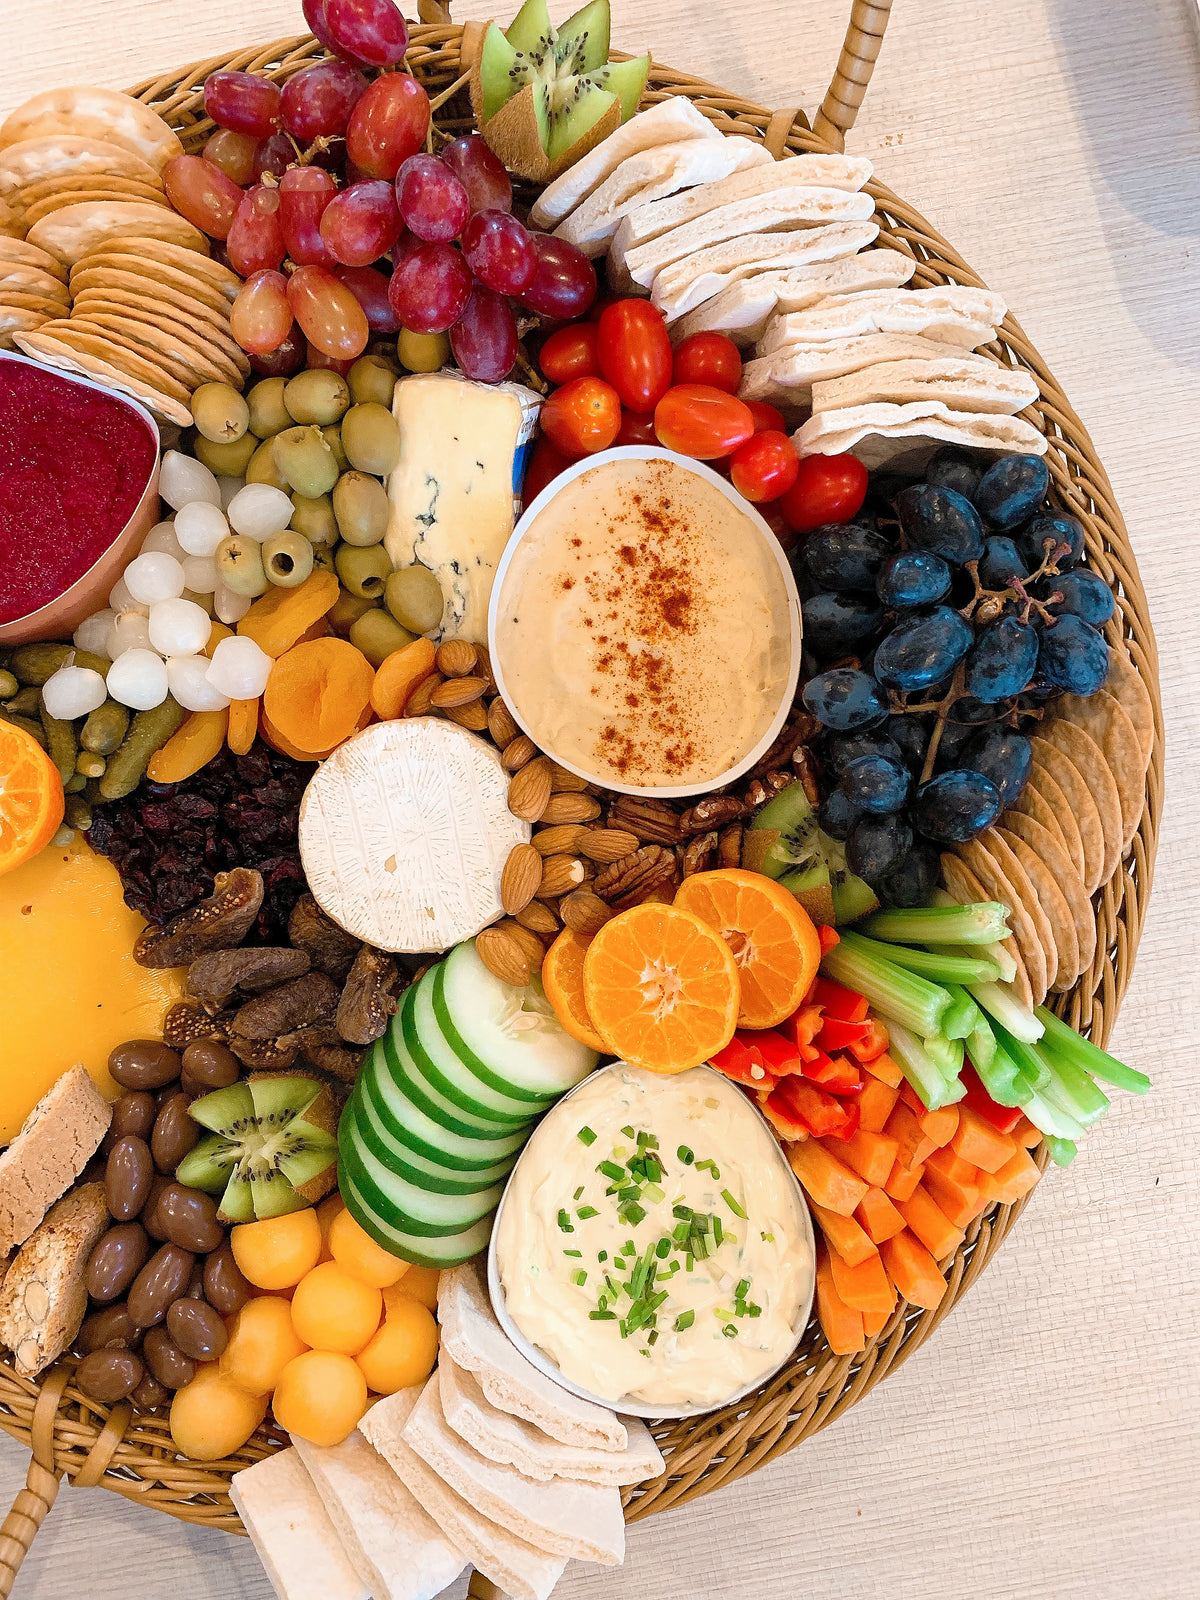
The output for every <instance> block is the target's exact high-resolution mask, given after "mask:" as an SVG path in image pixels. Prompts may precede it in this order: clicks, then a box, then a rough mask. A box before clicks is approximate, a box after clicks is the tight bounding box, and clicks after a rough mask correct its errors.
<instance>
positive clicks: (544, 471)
mask: <svg viewBox="0 0 1200 1600" xmlns="http://www.w3.org/2000/svg"><path fill="white" fill-rule="evenodd" d="M570 465H571V463H570V461H569V460H568V458H567V457H566V456H564V455H563V454H562V452H561V451H559V450H556V449H555V448H554V446H553V445H552V444H551V443H550V441H549V439H547V438H545V437H544V436H543V437H542V438H540V439H539V440H538V442H537V443H536V444H535V445H534V447H533V454H532V455H531V456H530V458H529V465H528V467H526V469H525V484H524V487H523V489H522V491H521V495H522V501H523V504H525V505H526V506H528V505H532V503H533V502H534V501H535V500H536V499H537V497H538V495H539V494H541V492H542V490H543V489H544V488H545V487H546V485H547V484H548V483H553V481H554V479H555V478H557V477H558V475H559V473H560V472H565V471H566V469H567V468H568V467H569V466H570Z"/></svg>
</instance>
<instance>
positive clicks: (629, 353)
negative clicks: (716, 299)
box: [596, 300, 671, 413]
mask: <svg viewBox="0 0 1200 1600" xmlns="http://www.w3.org/2000/svg"><path fill="white" fill-rule="evenodd" d="M596 327H597V332H598V335H599V337H598V339H597V341H596V355H597V358H598V359H599V362H600V371H601V373H602V375H603V376H604V377H605V378H607V379H608V381H609V383H611V384H612V386H613V388H614V389H615V390H616V391H617V393H618V394H619V395H620V397H621V404H622V405H623V406H626V407H627V408H628V409H629V410H630V411H637V412H641V413H645V412H647V411H653V410H654V408H655V406H656V405H657V404H658V402H659V401H660V400H661V399H662V397H663V395H664V394H666V392H667V390H668V389H669V388H670V387H671V339H670V336H669V334H668V333H667V325H666V323H665V322H664V321H663V319H662V313H661V312H659V311H656V310H655V309H654V307H653V306H652V305H651V304H650V302H649V300H617V301H615V302H614V304H612V305H611V306H606V307H605V309H604V311H603V312H602V313H601V316H600V321H599V322H598V323H597V324H596Z"/></svg>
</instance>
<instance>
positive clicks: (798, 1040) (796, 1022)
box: [779, 1005, 825, 1047]
mask: <svg viewBox="0 0 1200 1600" xmlns="http://www.w3.org/2000/svg"><path fill="white" fill-rule="evenodd" d="M824 1021H825V1014H824V1012H823V1011H822V1010H821V1008H820V1006H810V1005H803V1006H801V1007H800V1009H799V1011H793V1012H792V1014H791V1016H790V1017H789V1018H788V1019H787V1021H786V1022H781V1023H780V1024H779V1032H780V1033H782V1034H783V1036H784V1038H785V1039H790V1040H791V1041H792V1043H793V1044H795V1045H799V1046H801V1047H803V1046H805V1045H811V1044H812V1042H813V1040H814V1039H815V1038H816V1036H817V1034H818V1033H819V1032H820V1031H821V1024H822V1023H823V1022H824Z"/></svg>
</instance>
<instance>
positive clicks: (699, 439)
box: [654, 383, 754, 461]
mask: <svg viewBox="0 0 1200 1600" xmlns="http://www.w3.org/2000/svg"><path fill="white" fill-rule="evenodd" d="M654 431H655V433H656V434H657V436H658V441H659V443H660V444H664V445H666V447H667V449H668V450H676V451H678V452H679V454H680V455H681V456H695V457H696V458H697V459H698V460H700V461H716V460H719V459H720V457H721V456H727V455H731V454H732V453H733V451H735V450H736V449H737V448H738V447H739V445H743V444H745V442H746V440H747V439H749V438H750V437H751V435H752V434H753V432H754V418H753V417H752V416H751V415H750V411H749V408H748V407H747V406H745V405H743V404H742V402H741V401H740V400H738V399H737V398H736V397H735V396H734V395H731V394H726V393H725V391H724V390H723V389H713V388H711V387H710V386H709V385H708V384H704V383H679V384H676V385H675V387H674V388H673V389H668V390H667V392H666V394H665V395H663V397H662V399H661V400H660V401H659V402H658V405H657V406H656V407H655V408H654Z"/></svg>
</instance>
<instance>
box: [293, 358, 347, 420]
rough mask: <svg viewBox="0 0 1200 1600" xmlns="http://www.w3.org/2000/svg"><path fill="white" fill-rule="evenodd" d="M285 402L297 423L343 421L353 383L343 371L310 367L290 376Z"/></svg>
mask: <svg viewBox="0 0 1200 1600" xmlns="http://www.w3.org/2000/svg"><path fill="white" fill-rule="evenodd" d="M283 403H284V405H285V406H286V407H287V408H288V410H289V411H290V412H291V414H292V416H293V417H295V419H296V421H297V422H315V423H316V424H317V426H318V427H319V428H323V427H324V426H325V425H326V423H329V422H340V420H341V419H342V417H343V416H344V415H345V411H346V407H347V406H348V405H349V404H350V385H349V384H348V383H347V382H346V380H345V378H343V377H342V375H341V373H340V372H331V371H330V370H329V368H328V367H310V368H309V370H308V371H307V372H298V373H297V374H296V376H295V377H294V378H289V380H288V384H287V388H286V389H284V391H283Z"/></svg>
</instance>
